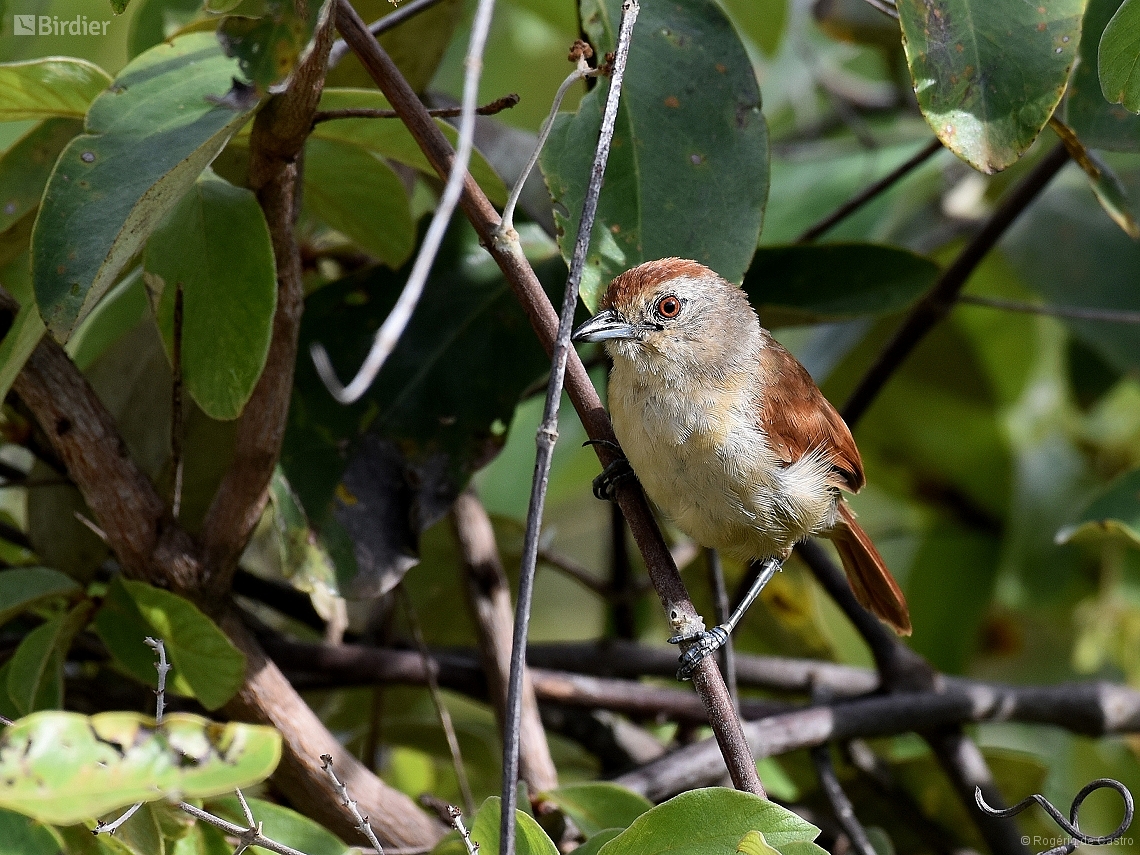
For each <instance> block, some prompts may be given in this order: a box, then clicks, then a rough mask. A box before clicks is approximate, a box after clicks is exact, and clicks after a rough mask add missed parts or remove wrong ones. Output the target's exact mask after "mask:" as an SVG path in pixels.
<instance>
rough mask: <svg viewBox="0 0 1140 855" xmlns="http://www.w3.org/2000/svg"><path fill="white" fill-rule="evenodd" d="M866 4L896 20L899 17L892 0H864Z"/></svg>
mask: <svg viewBox="0 0 1140 855" xmlns="http://www.w3.org/2000/svg"><path fill="white" fill-rule="evenodd" d="M865 2H866V3H867V5H868V6H870V7H872V8H874V9H878V10H879V11H880V12H882V13H883V14H884V15H886V16H887V17H888V18H894V19H895V20H896V21H897V20H898V19H899V10H898V9H897V8H896V7H895V4H894V2H893V0H865Z"/></svg>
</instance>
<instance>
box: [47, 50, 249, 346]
mask: <svg viewBox="0 0 1140 855" xmlns="http://www.w3.org/2000/svg"><path fill="white" fill-rule="evenodd" d="M235 71H236V65H235V63H234V62H233V61H231V60H228V59H226V58H225V56H224V55H223V54H222V51H221V48H220V47H219V46H218V43H217V40H216V39H215V38H214V37H213V35H212V34H210V33H194V34H192V35H188V36H184V37H182V38H178V39H175V40H174V41H173V42H170V43H168V44H166V43H164V44H161V45H158V46H157V47H154V48H152V49H151V50H148V51H147V52H146V53H144V54H142V55H141V56H139V57H138V58H137V59H135V60H134V61H133V62H131V63H130V64H128V65H127V67H126V68H124V69H123V71H122V72H121V73H120V74H119V76H118V77H117V78H116V79H115V85H114V86H113V87H112V88H111V89H110V90H108V91H107V92H104V93H103V94H102V95H100V96H99V97H98V98H97V99H95V102H94V103H93V104H92V105H91V109H90V110H89V111H88V114H87V134H85V135H83V136H80V137H77V138H76V139H74V140H72V141H71V143H70V144H69V145H68V147H67V148H66V149H65V150H64V152H63V154H62V155H61V156H60V158H59V160H58V162H57V163H56V167H55V170H54V171H53V172H52V176H51V180H50V181H49V183H48V187H47V191H46V192H45V194H44V200H43V204H42V206H41V208H40V213H39V217H38V218H37V220H36V227H35V231H34V233H33V236H32V248H33V252H32V270H33V275H34V279H35V287H36V300H37V302H38V303H39V307H40V312H41V314H42V315H43V316H44V320H45V321H46V322H47V325H48V328H49V329H50V330H51V332H52V334H53V335H55V336H56V337H57V338H59V339H61V340H66V339H67V338H68V337H69V336H70V335H71V333H72V331H73V330H74V329H75V327H76V325H77V324H78V323H79V321H81V320H82V319H83V317H84V316H86V315H87V314H88V313H89V312H90V311H91V309H92V308H93V307H94V306H95V304H96V303H97V302H98V301H99V299H100V298H101V297H102V296H103V295H104V294H105V293H106V292H107V290H108V289H109V288H110V287H111V286H112V284H114V282H115V280H116V279H117V278H118V276H119V274H120V272H121V271H122V269H123V267H124V266H125V265H126V263H127V262H128V261H129V260H130V258H131V257H132V256H134V255H135V253H137V252H138V251H139V249H140V248H141V247H142V244H143V241H145V240H146V238H147V236H148V235H149V234H150V233H151V231H152V230H153V229H154V228H155V226H157V225H158V223H159V222H160V221H161V219H162V217H163V216H165V214H166V213H167V212H168V211H169V210H170V209H171V208H172V207H173V206H174V205H175V204H176V203H177V202H178V200H179V199H180V198H181V197H182V194H183V193H185V192H186V190H188V189H189V188H190V187H191V186H192V185H193V183H194V180H195V179H196V178H197V177H198V175H199V174H200V173H201V171H202V170H203V169H204V168H205V167H206V165H207V164H209V162H210V161H211V160H213V158H214V156H215V155H216V154H217V153H218V152H219V151H220V150H221V148H222V146H223V145H224V144H225V142H226V140H228V139H229V138H230V136H231V135H232V134H233V133H234V132H235V131H236V130H237V129H238V128H239V127H240V126H241V125H242V124H244V123H245V121H246V119H247V118H248V116H249V112H248V110H246V109H235V108H234V107H232V106H229V105H228V104H223V103H218V101H217V99H218V98H219V97H220V96H224V95H225V94H226V92H227V91H228V90H229V88H230V84H231V81H232V78H233V75H234V72H235Z"/></svg>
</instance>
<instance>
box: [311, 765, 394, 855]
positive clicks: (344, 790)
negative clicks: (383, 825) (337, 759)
mask: <svg viewBox="0 0 1140 855" xmlns="http://www.w3.org/2000/svg"><path fill="white" fill-rule="evenodd" d="M321 762H322V763H323V764H324V770H325V771H326V772H328V773H329V778H330V779H331V780H332V784H333V789H334V790H336V794H337V797H338V798H339V799H340V801H341V804H343V805H344V806H345V807H346V808H348V812H349V813H350V814H352V818H353V819H355V820H356V826H355V827H356V830H357V831H359V832H360V833H361V834H363V835H364V837H365V838H366V839H367V840H368V842H369V843H371V844H372V848H373V849H375V850H376V851H377V852H379V853H380V855H384V848H383V847H382V846H381V845H380V841H379V840H377V839H376V832H375V831H373V830H372V825H371V824H370V823H369V822H368V817H366V816H361V815H360V808H358V807H357V806H356V802H355V801H354V800H353V799H350V798H349V797H348V786H347V785H346V784H345V783H344V782H343V781H341V779H340V778H338V777H337V776H336V772H334V771H333V759H332V755H330V754H322V755H321Z"/></svg>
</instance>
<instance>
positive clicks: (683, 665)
mask: <svg viewBox="0 0 1140 855" xmlns="http://www.w3.org/2000/svg"><path fill="white" fill-rule="evenodd" d="M729 632H730V630H729V628H728V627H727V626H725V625H724V624H721V625H720V626H714V627H713V628H712V629H707V630H706V629H702V630H698V631H697V632H692V633H689V634H687V635H686V634H681V635H674V636H673V637H672V638H670V639H669V643H670V644H681V643H682V642H689V647H688V648H687V649H686V650H685V651H684V652H683V653H682V654H681V658H680V659H679V660H678V667H677V679H678V680H689V679H692V676H693V671H694V670H696V667H697V665H698V663H700V661H701V660H702V659H704V658H705V657H706V656H708V655H709V654H710V653H714V652H716V651H717V650H720V648H722V647H724V645H725V643H726V642H727V641H728V633H729Z"/></svg>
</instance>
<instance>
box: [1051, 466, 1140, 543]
mask: <svg viewBox="0 0 1140 855" xmlns="http://www.w3.org/2000/svg"><path fill="white" fill-rule="evenodd" d="M1105 539H1117V540H1121V541H1123V542H1124V543H1127V544H1129V545H1130V546H1134V547H1137V548H1140V469H1133V470H1132V471H1131V472H1126V473H1125V474H1123V475H1121V476H1120V477H1119V478H1117V479H1116V480H1115V481H1113V482H1112V483H1111V484H1109V485H1108V486H1107V487H1105V488H1103V489H1102V490H1100V491H1099V492H1098V493H1097V494H1096V495H1095V496H1093V498H1092V499H1091V500H1090V501H1089V503H1088V504H1087V505H1085V508H1084V510H1082V511H1081V512H1080V514H1079V515H1078V516H1077V520H1076V522H1074V523H1072V524H1071V525H1067V526H1065V527H1064V528H1063V529H1061V530H1060V531H1059V532H1057V542H1058V543H1069V542H1070V541H1073V542H1077V543H1096V542H1099V541H1101V540H1105Z"/></svg>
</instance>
